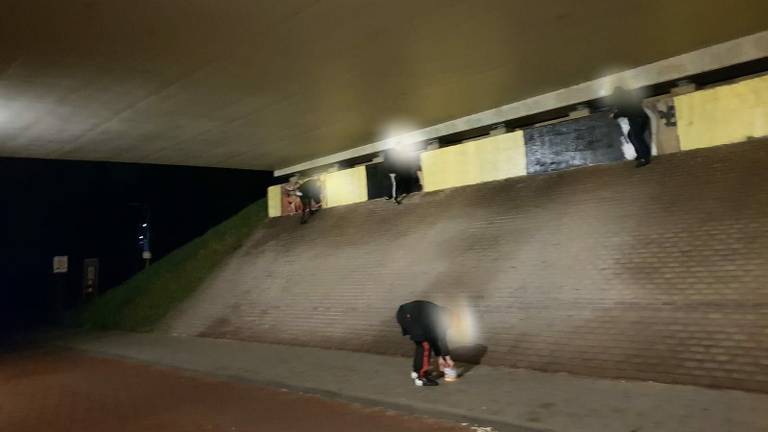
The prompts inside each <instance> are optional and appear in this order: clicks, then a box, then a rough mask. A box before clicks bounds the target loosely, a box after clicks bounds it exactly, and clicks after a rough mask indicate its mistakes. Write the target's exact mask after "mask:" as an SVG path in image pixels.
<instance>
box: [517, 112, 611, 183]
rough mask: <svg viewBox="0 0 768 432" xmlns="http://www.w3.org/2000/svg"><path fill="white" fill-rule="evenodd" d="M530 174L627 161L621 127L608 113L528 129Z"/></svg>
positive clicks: (527, 145) (526, 145) (525, 131)
mask: <svg viewBox="0 0 768 432" xmlns="http://www.w3.org/2000/svg"><path fill="white" fill-rule="evenodd" d="M524 134H525V152H526V159H527V164H528V174H536V173H543V172H551V171H559V170H563V169H568V168H574V167H578V166H584V165H594V164H600V163H608V162H618V161H622V160H624V154H623V153H622V151H621V129H620V128H619V126H618V123H617V122H616V120H614V119H612V118H611V117H610V116H609V115H608V114H607V113H598V114H593V115H590V116H588V117H582V118H579V119H574V120H567V121H564V122H560V123H555V124H552V125H547V126H540V127H535V128H530V129H526V130H524Z"/></svg>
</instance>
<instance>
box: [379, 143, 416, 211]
mask: <svg viewBox="0 0 768 432" xmlns="http://www.w3.org/2000/svg"><path fill="white" fill-rule="evenodd" d="M382 166H383V169H384V172H386V173H387V174H388V176H389V179H388V184H387V188H388V190H391V192H390V193H388V194H387V199H392V200H394V202H395V204H398V205H400V204H402V202H403V200H404V199H405V197H406V196H408V195H409V194H411V193H414V192H417V191H419V190H420V188H421V184H420V181H419V171H420V170H421V168H420V166H419V153H418V152H417V151H416V150H415V148H414V146H413V145H410V146H406V145H400V146H398V147H394V148H391V149H389V150H387V151H385V152H384V162H383V164H382Z"/></svg>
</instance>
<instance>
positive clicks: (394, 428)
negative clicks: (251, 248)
mask: <svg viewBox="0 0 768 432" xmlns="http://www.w3.org/2000/svg"><path fill="white" fill-rule="evenodd" d="M469 430H470V429H469V428H468V427H462V426H458V425H452V424H450V423H446V422H442V421H436V420H429V419H426V418H423V417H418V418H417V417H406V416H404V415H401V414H397V413H395V412H393V411H391V410H385V409H377V408H370V407H363V406H360V405H354V404H351V403H345V402H339V401H331V400H325V399H321V398H319V397H317V396H309V395H302V394H298V393H293V392H288V391H285V390H282V391H281V390H278V389H273V388H266V387H261V386H257V385H254V384H249V383H244V382H236V381H232V380H224V379H221V378H213V377H205V376H202V375H199V374H195V375H193V374H190V373H186V372H181V371H179V370H173V369H167V368H160V367H156V366H148V365H146V364H141V363H137V362H132V361H125V360H118V359H108V358H101V357H96V356H93V355H88V354H84V353H79V352H72V351H60V350H56V351H51V350H45V351H34V352H25V353H18V354H2V355H0V431H3V432H91V431H92V432H122V431H125V432H155V431H156V432H160V431H163V432H182V431H190V432H192V431H195V432H199V431H212V432H213V431H215V432H248V431H252V432H266V431H275V432H278V431H279V432H287V431H295V432H315V431H318V432H319V431H328V432H331V431H332V432H345V431H346V432H360V431H371V432H373V431H376V432H379V431H381V432H408V431H413V432H415V431H445V432H461V431H469Z"/></svg>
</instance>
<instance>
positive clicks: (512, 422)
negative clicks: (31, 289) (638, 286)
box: [61, 333, 768, 432]
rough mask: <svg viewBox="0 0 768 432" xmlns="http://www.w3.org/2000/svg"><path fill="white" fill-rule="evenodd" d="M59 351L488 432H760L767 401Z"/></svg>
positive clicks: (332, 354)
mask: <svg viewBox="0 0 768 432" xmlns="http://www.w3.org/2000/svg"><path fill="white" fill-rule="evenodd" d="M61 344H63V345H66V346H68V347H72V348H76V349H80V350H85V351H89V352H92V353H99V354H101V355H106V356H113V357H114V356H116V357H124V358H130V359H134V360H140V361H144V362H148V363H152V364H159V365H164V366H170V367H177V368H183V369H187V370H192V371H198V372H202V373H205V374H216V375H219V376H226V377H231V378H235V379H239V380H249V381H254V382H257V383H262V384H269V385H273V386H277V387H281V388H287V389H292V390H301V391H305V392H308V393H314V394H319V395H324V396H330V397H334V398H339V399H343V400H348V401H355V402H364V403H367V404H372V405H376V406H381V407H385V408H394V409H398V410H401V411H404V412H407V413H419V414H426V415H431V416H435V417H440V418H445V419H450V420H456V421H463V422H469V423H472V424H475V425H478V426H484V427H494V428H495V429H496V430H498V431H513V432H518V431H527V432H538V431H557V432H565V431H567V432H597V431H600V432H708V431H712V432H758V431H760V432H763V431H766V430H768V409H766V408H768V395H763V394H752V393H744V392H739V391H730V390H713V389H704V388H698V387H689V386H678V385H667V384H656V383H646V382H621V381H613V380H604V379H593V378H585V377H575V376H570V375H565V374H546V373H539V372H533V371H527V370H512V369H505V368H492V367H484V366H478V367H476V368H475V369H473V370H472V371H471V372H470V373H469V374H468V375H467V376H466V377H464V378H462V379H461V380H460V381H459V382H457V383H453V384H445V385H442V386H440V387H437V388H416V387H414V386H413V384H412V383H411V381H410V379H409V377H408V374H409V362H410V361H409V359H404V358H397V357H387V356H379V355H372V354H364V353H351V352H344V351H331V350H321V349H314V348H301V347H288V346H276V345H264V344H256V343H246V342H237V341H229V340H215V339H203V338H189V337H176V336H166V335H156V334H123V333H101V334H89V335H81V336H77V337H73V338H70V339H68V340H66V341H64V342H61Z"/></svg>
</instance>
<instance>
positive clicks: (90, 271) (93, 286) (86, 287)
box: [83, 258, 99, 295]
mask: <svg viewBox="0 0 768 432" xmlns="http://www.w3.org/2000/svg"><path fill="white" fill-rule="evenodd" d="M83 269H84V270H83V294H85V295H94V294H96V293H97V292H98V291H99V259H98V258H88V259H86V260H84V261H83Z"/></svg>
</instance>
